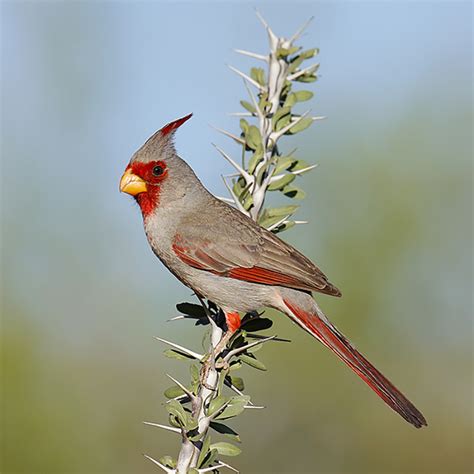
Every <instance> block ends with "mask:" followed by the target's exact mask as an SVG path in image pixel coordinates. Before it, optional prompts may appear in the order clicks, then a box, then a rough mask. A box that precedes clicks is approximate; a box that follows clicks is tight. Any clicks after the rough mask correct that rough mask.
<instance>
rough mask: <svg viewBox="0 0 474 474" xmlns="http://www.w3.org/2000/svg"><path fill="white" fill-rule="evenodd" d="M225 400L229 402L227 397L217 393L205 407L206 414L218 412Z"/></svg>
mask: <svg viewBox="0 0 474 474" xmlns="http://www.w3.org/2000/svg"><path fill="white" fill-rule="evenodd" d="M227 402H229V398H228V397H224V396H223V395H219V396H218V397H216V398H214V399H212V400H211V402H210V403H209V408H208V409H207V414H208V416H211V415H213V414H214V413H216V412H218V411H219V410H220V409H221V408H222V407H223V406H224V405H225V404H226V403H227Z"/></svg>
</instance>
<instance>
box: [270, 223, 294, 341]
mask: <svg viewBox="0 0 474 474" xmlns="http://www.w3.org/2000/svg"><path fill="white" fill-rule="evenodd" d="M294 225H295V223H294V222H293V221H289V222H285V223H284V224H281V225H279V226H278V227H276V228H275V229H272V232H273V233H274V234H278V233H279V232H284V231H285V230H288V229H291V228H292V227H294ZM274 340H275V339H274Z"/></svg>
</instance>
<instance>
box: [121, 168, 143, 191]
mask: <svg viewBox="0 0 474 474" xmlns="http://www.w3.org/2000/svg"><path fill="white" fill-rule="evenodd" d="M120 191H121V192H122V193H127V194H130V195H131V196H136V195H137V194H140V193H146V192H147V188H146V183H145V181H143V179H142V178H140V177H139V176H137V175H136V174H133V173H132V171H131V170H130V169H128V170H127V171H125V173H124V174H123V176H122V179H121V180H120Z"/></svg>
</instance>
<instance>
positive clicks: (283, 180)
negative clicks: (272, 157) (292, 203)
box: [267, 119, 304, 191]
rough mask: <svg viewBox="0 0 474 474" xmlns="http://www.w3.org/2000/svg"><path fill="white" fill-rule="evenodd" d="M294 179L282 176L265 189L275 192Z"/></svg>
mask: <svg viewBox="0 0 474 474" xmlns="http://www.w3.org/2000/svg"><path fill="white" fill-rule="evenodd" d="M303 120H304V119H303ZM294 179H295V176H294V175H292V174H286V175H284V176H282V177H281V178H280V179H277V180H276V181H274V182H273V183H270V185H269V186H268V188H267V189H268V190H269V191H276V190H279V189H283V188H284V187H285V186H286V185H288V184H290V183H291V182H292V181H293V180H294Z"/></svg>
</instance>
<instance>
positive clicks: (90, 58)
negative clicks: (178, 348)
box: [1, 1, 473, 473]
mask: <svg viewBox="0 0 474 474" xmlns="http://www.w3.org/2000/svg"><path fill="white" fill-rule="evenodd" d="M255 5H256V6H257V7H258V9H259V10H260V11H261V12H262V14H263V15H264V17H265V18H266V19H267V20H268V22H269V23H270V24H271V25H272V27H273V29H274V30H275V32H276V33H278V34H281V35H285V36H290V35H291V34H293V33H294V31H295V30H296V29H297V28H298V27H299V26H300V25H301V24H302V23H303V22H304V21H305V20H306V19H307V18H308V17H310V16H312V15H314V17H315V20H314V22H313V23H312V24H311V26H310V27H309V28H308V30H307V33H306V34H305V35H304V36H303V38H302V40H301V41H300V44H302V45H303V46H304V47H305V48H310V47H314V46H317V47H319V48H321V54H320V57H319V61H320V62H321V68H320V73H321V77H320V79H319V81H318V82H316V83H314V84H311V85H310V88H311V90H313V91H315V94H316V95H315V99H313V101H312V108H313V112H314V113H315V114H316V115H325V116H327V117H328V119H327V120H325V121H323V122H317V123H316V124H314V125H313V126H312V127H311V128H310V129H309V130H307V131H305V132H304V133H302V134H300V135H298V136H297V139H296V141H297V145H298V147H299V155H298V156H299V157H301V158H303V159H305V160H307V161H309V162H311V163H319V164H320V166H319V167H318V168H317V169H316V170H315V171H313V172H311V173H310V174H309V175H308V176H306V177H304V178H303V179H302V180H301V181H300V183H299V184H300V186H302V187H303V188H304V189H305V190H306V191H307V194H308V197H307V199H306V200H305V201H304V202H303V205H302V208H301V210H300V212H299V214H298V217H299V218H300V219H308V220H309V221H310V223H309V224H308V225H307V226H306V227H298V228H296V229H292V230H291V231H289V232H287V233H285V234H283V238H285V239H287V240H288V241H290V242H291V243H292V244H294V245H296V246H297V247H298V248H300V249H301V250H302V251H303V252H304V253H306V254H307V255H308V256H310V257H311V258H312V259H314V260H315V261H316V262H318V264H319V265H320V266H321V267H322V269H323V270H324V271H325V273H326V274H327V275H328V276H329V277H330V279H331V281H333V282H334V283H335V284H336V285H337V286H338V287H340V288H342V290H343V293H344V297H343V298H342V299H338V300H336V299H331V298H329V297H324V296H318V301H319V302H320V303H321V305H322V307H323V308H324V310H325V311H326V312H327V314H328V315H329V316H330V317H331V319H332V320H333V321H334V322H335V324H336V325H337V326H338V327H339V328H340V329H341V330H342V331H343V332H345V333H346V334H347V335H348V336H350V338H351V340H352V341H353V342H354V343H355V345H356V346H357V347H358V348H359V349H361V350H362V352H363V353H364V354H366V355H367V356H368V358H369V359H370V360H371V361H373V362H374V363H375V364H376V365H377V366H378V367H379V368H380V369H381V370H382V371H383V372H384V373H385V374H386V375H387V376H389V378H390V379H392V380H393V381H394V382H395V383H396V385H397V386H399V387H400V388H401V389H402V390H403V391H404V392H405V393H406V394H407V395H408V396H409V398H410V399H411V400H413V402H414V403H415V404H416V405H417V406H418V407H419V408H420V409H421V410H422V411H423V413H424V414H425V416H426V418H427V420H428V423H429V427H428V428H426V429H423V430H415V429H413V428H412V427H411V426H410V425H408V424H406V423H405V422H404V421H403V420H402V419H401V418H400V417H398V416H397V415H396V414H394V413H393V412H392V411H391V410H389V409H388V408H387V407H385V406H384V404H383V403H382V402H381V401H380V400H379V399H378V398H377V397H376V396H375V395H374V394H373V393H372V392H371V391H370V390H369V389H368V388H367V387H366V386H365V385H364V384H363V383H362V382H361V381H360V380H359V379H358V378H357V377H355V376H354V375H353V374H352V373H351V372H350V371H349V370H348V369H347V368H346V367H344V366H343V365H342V364H341V363H340V362H339V361H338V360H337V359H336V358H335V357H334V356H333V355H332V354H330V353H329V352H328V351H327V350H326V349H324V348H323V347H322V346H321V345H319V344H317V343H316V342H315V341H313V340H312V339H311V338H310V337H309V336H308V335H306V334H305V333H303V332H302V331H300V330H299V329H298V328H297V327H296V326H294V325H293V324H291V322H290V321H288V320H286V319H285V318H283V317H282V316H281V315H277V314H274V315H273V316H274V320H275V325H274V328H272V330H271V331H272V332H275V333H277V334H278V335H279V336H282V337H288V338H290V339H291V340H292V341H293V344H283V345H280V344H274V345H272V346H270V345H267V346H266V347H265V349H263V350H262V351H261V352H260V353H259V354H260V357H261V358H262V360H263V361H264V362H265V364H266V365H267V367H268V372H265V373H260V372H259V373H256V372H255V371H253V370H252V369H250V368H248V369H245V370H244V372H243V375H244V377H245V378H246V382H247V391H248V393H249V394H251V395H252V397H253V400H254V401H255V402H256V403H262V404H265V405H266V406H267V407H268V409H267V410H264V411H259V412H258V413H255V412H252V413H250V414H244V415H242V416H241V417H239V419H237V420H236V422H235V423H234V424H233V426H234V428H235V429H236V430H237V431H238V432H239V433H240V435H241V438H242V440H243V444H242V449H243V454H242V455H241V456H240V457H238V458H235V459H231V460H230V461H232V463H233V464H234V465H235V466H237V467H238V468H239V469H240V470H241V472H244V473H266V472H268V473H275V472H278V473H311V472H331V473H353V472H373V473H382V472H383V473H386V472H387V473H395V472H396V473H434V472H439V473H464V472H466V473H467V472H472V470H473V466H472V432H471V427H472V401H473V399H472V326H471V315H472V294H471V291H472V217H471V212H472V181H471V179H472V163H471V154H472V141H471V132H472V88H471V86H472V83H471V80H472V43H471V34H472V4H471V3H470V2H464V3H462V2H421V3H412V2H388V3H387V2H379V3H374V2H370V3H362V2H355V3H352V2H341V3H329V2H321V3H319V2H309V1H307V2H302V3H297V2H289V1H287V2H279V3H273V2H264V3H258V2H257V3H256V4H255ZM253 7H254V4H251V3H244V2H241V3H217V2H209V3H200V2H189V3H171V2H169V3H164V2H163V3H149V2H140V3H135V2H2V5H1V9H2V15H1V16H2V19H1V21H2V33H1V35H2V50H1V61H2V64H1V65H2V85H1V87H2V127H1V133H2V137H1V138H2V139H1V144H2V149H1V151H2V175H1V178H2V182H1V189H2V207H1V210H2V228H1V247H2V308H1V310H2V328H1V333H2V372H1V379H2V391H3V399H2V433H1V438H2V440H1V442H2V453H1V454H2V467H1V471H2V472H5V473H16V472H17V473H36V472H38V473H65V472H71V473H107V472H123V473H131V472H134V473H138V472H140V473H148V472H150V473H152V472H157V470H156V469H155V467H154V466H153V465H152V464H151V463H149V462H148V461H147V460H146V459H144V458H143V457H142V453H147V454H149V455H151V456H153V457H156V458H159V457H160V456H162V455H164V454H171V455H176V453H177V449H178V440H177V439H176V438H174V437H173V436H172V435H168V434H167V433H165V432H162V431H161V430H159V429H157V428H152V427H149V426H145V425H143V424H142V421H144V420H147V421H155V422H164V421H165V420H166V415H165V410H164V408H163V406H162V404H163V401H164V396H163V393H162V392H163V390H164V388H166V387H167V386H168V385H169V383H168V381H167V379H166V378H165V373H167V372H168V373H172V374H174V375H176V376H177V377H178V378H181V379H184V380H186V379H187V377H188V375H187V372H186V367H185V365H183V364H182V363H180V362H178V361H174V360H170V359H166V358H165V357H164V356H163V355H162V350H163V347H162V346H161V345H160V344H159V343H158V342H157V341H155V340H154V339H153V336H161V337H164V338H166V339H171V340H175V341H177V342H179V343H182V344H184V345H188V346H189V347H192V348H194V349H196V350H199V349H200V348H201V344H202V342H201V339H202V336H203V330H202V329H201V328H195V327H194V326H192V325H191V324H190V323H187V322H177V323H166V322H165V321H166V320H167V319H168V318H170V317H172V316H174V315H175V314H176V310H175V304H176V303H177V302H179V301H185V300H190V298H191V296H190V291H189V290H188V289H186V288H185V287H184V286H182V285H181V284H180V283H179V282H177V281H176V280H175V279H174V278H173V277H172V276H171V275H170V274H168V273H167V271H166V270H165V269H164V268H163V267H162V266H161V264H160V263H159V261H158V260H157V259H155V258H154V256H153V255H152V253H151V251H150V250H149V248H148V244H147V242H146V239H145V236H144V233H143V229H142V225H141V216H140V215H139V210H138V209H137V207H136V206H135V205H134V204H133V202H132V200H131V198H130V197H129V196H126V195H120V194H119V192H118V181H119V179H120V176H121V173H122V171H123V169H124V167H125V165H126V164H127V162H128V160H129V157H130V156H131V154H132V153H133V152H134V151H135V150H136V149H137V148H138V147H139V146H141V144H142V143H143V142H144V141H145V139H146V138H147V137H148V136H149V135H150V134H152V133H153V132H154V131H155V130H157V129H158V128H160V127H161V126H162V125H164V124H165V123H166V122H168V121H170V120H172V119H175V118H177V117H181V116H183V115H185V114H187V113H189V112H194V114H195V115H194V118H193V119H192V121H191V122H189V123H187V124H186V126H185V127H183V128H182V129H181V130H180V131H179V133H178V135H177V149H178V151H179V153H180V155H181V156H183V157H184V158H185V159H187V160H188V162H189V163H190V164H191V165H192V167H193V168H194V169H195V170H196V172H197V173H198V175H199V176H200V177H201V178H202V181H203V182H204V184H205V185H206V186H207V187H208V188H209V189H210V190H211V191H212V192H214V193H216V194H220V195H223V194H225V190H224V186H223V184H222V182H221V180H220V174H222V173H226V172H228V171H229V167H228V165H227V163H225V162H224V160H222V159H221V158H220V157H219V155H218V153H217V152H216V151H215V150H214V148H213V147H212V146H211V142H215V143H217V144H218V145H219V146H221V147H223V148H225V149H226V150H227V151H228V152H229V153H234V154H236V153H237V152H238V150H237V148H236V147H234V145H233V144H232V143H231V142H230V141H228V140H227V139H226V138H225V137H223V136H220V135H219V134H218V133H217V132H216V131H215V130H213V129H212V128H211V127H210V126H209V125H210V124H211V125H215V126H218V127H221V128H225V129H227V130H230V131H234V132H236V131H238V120H237V119H235V118H233V117H230V116H228V115H227V113H228V112H235V111H238V110H239V100H240V99H244V98H245V94H246V93H245V89H244V87H243V84H242V82H241V80H240V79H239V78H238V77H237V76H235V75H233V73H232V72H231V71H230V70H229V69H228V68H227V67H226V64H232V65H235V66H237V67H239V68H241V69H243V70H249V69H250V67H251V66H252V65H254V63H253V62H252V60H250V59H249V58H244V57H239V56H238V55H237V54H235V53H234V52H233V51H232V48H242V49H247V50H251V51H256V52H262V53H263V52H266V50H267V42H266V35H265V33H264V31H263V29H262V27H261V25H260V24H259V22H258V20H257V18H256V16H255V13H254V8H253ZM295 143H296V142H295V140H293V141H292V140H287V142H286V144H287V147H288V148H287V150H290V149H291V147H292V146H293V145H295Z"/></svg>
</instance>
